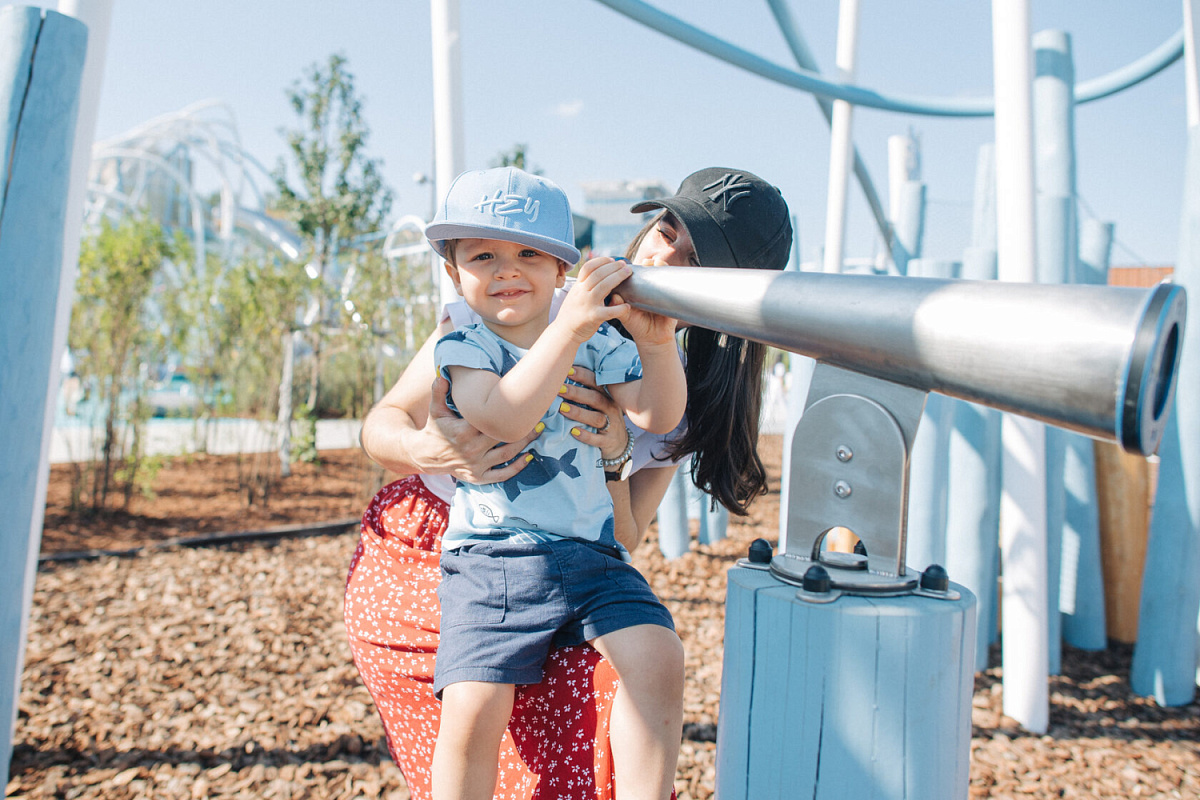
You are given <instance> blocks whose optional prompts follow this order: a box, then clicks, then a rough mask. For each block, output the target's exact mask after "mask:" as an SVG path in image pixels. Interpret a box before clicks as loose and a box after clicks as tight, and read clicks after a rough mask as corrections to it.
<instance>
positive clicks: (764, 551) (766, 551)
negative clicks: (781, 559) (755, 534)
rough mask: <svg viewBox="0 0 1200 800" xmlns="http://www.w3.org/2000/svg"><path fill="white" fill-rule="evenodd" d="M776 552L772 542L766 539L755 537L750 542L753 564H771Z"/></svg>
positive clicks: (750, 556)
mask: <svg viewBox="0 0 1200 800" xmlns="http://www.w3.org/2000/svg"><path fill="white" fill-rule="evenodd" d="M774 554H775V551H774V549H773V548H772V547H771V543H770V542H768V541H767V540H766V539H755V540H754V541H753V542H751V543H750V552H749V554H748V556H747V557H748V558H749V559H750V563H751V564H770V563H771V556H773V555H774Z"/></svg>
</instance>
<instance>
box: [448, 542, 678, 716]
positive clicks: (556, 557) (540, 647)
mask: <svg viewBox="0 0 1200 800" xmlns="http://www.w3.org/2000/svg"><path fill="white" fill-rule="evenodd" d="M610 552H611V554H610ZM441 563H442V582H441V585H440V586H438V599H439V600H440V601H441V606H442V623H441V629H442V630H441V641H440V642H439V644H438V651H437V666H436V668H435V670H434V679H433V688H434V691H435V692H437V693H438V696H439V697H440V696H441V691H442V689H443V688H445V687H446V686H448V685H449V684H451V683H457V682H459V681H482V682H485V683H511V684H522V683H538V682H540V681H541V679H542V665H543V664H544V663H545V662H546V658H547V657H548V656H549V654H550V651H551V650H552V649H553V648H556V647H563V646H566V645H573V644H583V643H584V642H588V641H591V640H592V639H595V638H596V637H598V636H603V635H605V634H608V633H612V632H613V631H619V630H622V629H623V628H629V627H632V626H634V625H646V624H650V625H661V626H663V627H665V628H670V629H671V630H674V629H675V624H674V621H673V620H672V619H671V612H670V611H668V610H667V608H666V606H664V605H663V604H662V603H661V602H659V600H658V598H657V597H655V596H654V592H653V591H651V589H650V584H648V583H647V582H646V579H645V578H644V577H642V574H641V573H640V572H638V571H637V570H636V569H634V567H633V566H631V565H629V564H626V563H625V562H623V561H621V559H620V558H618V557H617V554H616V551H609V548H604V547H602V546H598V545H597V546H593V545H591V544H589V543H586V542H581V541H577V540H563V541H555V542H532V543H531V542H520V543H517V542H510V541H501V542H484V543H478V544H468V545H463V546H462V547H460V548H458V549H457V550H448V551H444V552H443V553H442V560H441Z"/></svg>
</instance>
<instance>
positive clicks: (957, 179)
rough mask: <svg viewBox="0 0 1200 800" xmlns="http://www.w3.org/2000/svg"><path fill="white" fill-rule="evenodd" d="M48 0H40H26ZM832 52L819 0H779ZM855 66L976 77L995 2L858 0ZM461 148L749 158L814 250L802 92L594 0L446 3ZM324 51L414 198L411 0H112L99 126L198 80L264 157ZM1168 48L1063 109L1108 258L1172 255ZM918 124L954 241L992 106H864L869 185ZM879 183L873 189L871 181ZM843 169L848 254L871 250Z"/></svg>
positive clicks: (1091, 7) (784, 53)
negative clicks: (1142, 73) (344, 61)
mask: <svg viewBox="0 0 1200 800" xmlns="http://www.w3.org/2000/svg"><path fill="white" fill-rule="evenodd" d="M653 2H654V5H656V6H657V7H658V8H661V9H663V10H665V11H668V12H670V13H673V14H676V15H678V16H680V17H681V18H683V19H685V20H687V21H688V22H690V23H692V24H694V25H696V26H698V27H700V28H702V29H704V30H707V31H709V32H711V33H714V34H717V35H719V36H721V37H723V38H726V39H728V40H729V41H731V42H733V43H734V44H736V45H739V46H741V47H744V48H746V49H748V50H751V51H752V52H754V53H756V54H758V55H760V56H763V57H765V58H768V59H771V60H773V61H776V62H777V63H779V64H781V65H784V66H789V67H790V66H792V64H793V62H792V60H791V56H790V53H789V51H788V50H787V47H786V44H785V42H784V39H783V37H782V35H781V34H780V33H779V31H778V28H777V27H776V25H775V22H774V19H773V17H772V15H771V12H770V9H769V7H768V6H767V4H766V2H762V0H740V2H736V3H734V2H729V1H728V0H653ZM43 5H52V3H43ZM791 8H792V12H793V14H794V16H795V17H796V19H797V21H798V22H799V24H800V26H801V29H802V31H803V33H804V35H805V37H806V38H807V40H808V42H809V45H810V46H811V48H812V50H813V51H814V53H815V55H816V57H817V59H818V61H819V63H820V64H821V66H822V68H823V69H824V70H825V71H826V72H831V71H832V65H833V62H834V46H835V40H836V31H837V2H836V0H806V1H805V2H803V3H802V2H799V0H791ZM1033 9H1034V10H1033V14H1034V18H1033V30H1035V31H1037V30H1042V29H1047V28H1057V29H1061V30H1065V31H1067V32H1068V33H1070V34H1071V36H1072V42H1073V47H1074V53H1075V69H1076V75H1077V77H1078V78H1079V79H1080V80H1086V79H1088V78H1092V77H1096V76H1098V75H1101V74H1104V73H1107V72H1109V71H1110V70H1112V69H1115V68H1117V67H1119V66H1122V65H1124V64H1126V63H1128V62H1129V61H1131V60H1133V59H1135V58H1137V57H1139V56H1141V55H1143V54H1145V53H1147V52H1148V51H1150V50H1151V49H1153V48H1154V47H1155V46H1157V45H1158V44H1160V43H1161V42H1162V41H1163V40H1165V39H1166V38H1167V37H1169V36H1170V35H1171V34H1172V33H1174V32H1175V31H1176V30H1177V29H1178V28H1179V27H1180V25H1181V24H1182V22H1181V19H1182V11H1181V3H1180V2H1179V0H1139V2H1137V3H1130V2H1127V1H1123V0H1034V2H1033ZM860 14H861V29H860V34H859V45H858V52H859V64H858V74H857V80H858V83H859V84H860V85H863V86H865V87H869V88H872V89H876V90H878V91H880V92H883V93H889V92H895V93H904V94H916V95H950V96H976V95H989V94H990V93H991V80H992V78H991V72H992V70H991V30H990V25H991V11H990V3H988V2H983V1H982V0H979V1H978V2H963V1H962V0H922V1H921V2H902V3H898V2H894V1H892V0H862V2H861V11H860ZM461 24H462V52H463V85H464V97H463V104H464V112H465V143H466V161H467V164H466V166H467V167H480V166H487V165H488V164H489V163H490V162H491V161H492V160H493V159H494V158H495V157H496V155H497V154H498V153H499V152H501V151H503V150H507V149H510V148H511V147H512V146H513V145H514V144H515V143H517V142H521V143H525V144H527V145H528V148H529V155H530V157H531V160H532V162H533V164H534V166H536V167H538V168H540V169H541V170H542V171H543V172H544V173H545V174H546V175H547V176H548V177H550V178H552V179H553V180H555V181H557V182H559V183H560V184H562V185H563V187H564V188H565V189H566V190H567V192H568V194H569V195H570V196H571V199H572V201H573V202H576V203H582V197H583V196H582V192H581V191H580V189H579V186H580V183H581V182H584V181H591V180H607V179H617V178H649V179H659V180H662V181H664V182H665V183H667V184H668V185H670V186H672V187H673V186H675V185H676V184H677V183H678V182H679V181H680V180H681V179H682V178H683V177H684V176H685V175H687V174H688V173H689V172H691V171H692V170H694V169H698V168H700V167H704V166H710V165H720V166H733V167H739V168H743V169H749V170H751V171H753V172H756V173H758V174H760V175H762V176H763V177H765V178H767V179H768V180H771V181H773V182H774V183H776V184H778V185H779V186H780V187H781V189H782V190H783V193H784V195H785V197H786V198H787V200H788V202H789V204H790V205H791V208H792V210H793V212H794V213H795V215H796V216H797V219H798V224H799V242H800V247H801V256H802V258H803V259H805V260H813V259H818V258H819V253H820V248H821V244H822V239H823V232H824V225H825V194H826V183H827V179H828V178H827V172H828V157H829V132H828V127H827V126H826V123H825V121H824V119H823V117H821V115H820V113H819V111H818V109H817V106H816V103H815V102H814V101H813V98H812V97H811V96H809V95H806V94H803V93H801V92H798V91H796V90H794V89H790V88H788V87H784V86H780V85H777V84H774V83H771V82H769V81H767V80H765V79H763V78H759V77H757V76H754V75H750V74H748V73H745V72H742V71H740V70H738V69H736V68H735V67H732V66H729V65H727V64H725V63H723V62H719V61H717V60H716V59H714V58H712V57H710V56H707V55H704V54H701V53H697V52H695V51H692V50H690V49H688V48H687V47H685V46H684V45H681V44H678V43H676V42H674V41H673V40H670V39H668V38H666V37H665V36H662V35H661V34H658V33H656V32H654V31H652V30H650V29H647V28H644V27H642V26H641V25H640V24H638V23H636V22H634V21H632V20H630V19H627V18H626V17H624V16H622V15H620V14H617V13H616V12H614V11H612V10H610V9H609V8H607V7H606V6H603V5H601V4H600V3H598V2H595V0H522V2H519V3H517V2H498V0H461ZM334 52H340V53H343V54H344V55H345V56H347V58H348V59H349V65H350V69H351V71H352V72H353V73H354V75H355V77H356V82H357V86H358V89H359V91H360V94H361V95H362V96H363V97H364V98H365V115H366V118H367V122H368V124H369V125H370V127H371V131H372V136H371V139H370V141H369V150H370V153H371V155H373V156H375V157H378V158H380V159H382V160H383V162H384V171H385V176H386V179H387V181H388V183H389V184H390V186H391V187H392V189H393V190H394V191H395V195H396V200H395V204H394V214H401V213H421V214H423V213H425V212H426V211H427V210H428V207H429V199H430V198H429V187H428V186H420V185H418V184H416V183H414V181H413V179H412V176H413V175H414V173H432V163H431V161H432V130H431V126H432V122H431V107H432V89H431V84H430V81H431V79H430V73H431V65H430V64H431V55H430V22H429V3H428V2H426V0H338V2H334V0H200V1H198V2H182V0H115V3H114V11H113V20H112V29H111V31H110V37H109V42H108V55H107V62H106V71H105V78H104V88H103V94H102V97H101V101H100V108H99V116H98V120H97V136H98V137H100V138H105V137H109V136H113V135H116V134H119V133H121V132H123V131H125V130H128V129H129V128H131V127H133V126H134V125H137V124H139V123H141V122H144V121H145V120H147V119H149V118H151V117H154V116H157V115H160V114H164V113H168V112H172V111H176V110H178V109H180V108H182V107H184V106H186V105H188V104H190V103H193V102H197V101H200V100H206V99H211V98H216V99H221V100H224V101H225V102H227V103H228V104H229V105H230V107H231V108H232V109H233V113H234V114H235V116H236V120H237V123H238V128H239V131H240V134H241V138H242V141H243V144H244V146H245V147H246V148H247V149H248V150H250V151H251V152H252V153H253V154H255V155H256V156H257V157H258V158H259V159H260V160H261V161H262V162H264V163H265V164H267V165H268V166H271V165H274V164H275V162H276V159H277V158H278V157H279V155H280V154H282V152H283V146H282V137H281V135H280V133H279V131H280V129H281V128H282V127H285V126H292V125H293V124H294V122H295V120H294V117H293V115H292V112H291V110H290V108H289V107H288V105H287V101H286V97H285V89H286V88H287V87H288V86H289V85H291V83H292V82H293V81H294V80H296V79H297V78H298V77H300V75H301V74H302V72H303V70H304V68H305V67H306V66H308V65H310V64H312V63H314V62H318V61H324V60H325V59H327V57H328V56H329V55H330V54H331V53H334ZM1185 124H1186V120H1185V102H1184V77H1183V67H1182V64H1180V63H1176V64H1175V65H1173V66H1171V67H1170V68H1168V69H1167V70H1165V71H1164V72H1162V73H1160V74H1159V75H1157V76H1155V77H1154V78H1152V79H1150V80H1149V81H1147V82H1144V83H1142V84H1140V85H1139V86H1137V87H1134V88H1133V89H1131V90H1128V91H1126V92H1124V93H1122V94H1121V95H1118V96H1115V97H1112V98H1108V99H1104V100H1099V101H1096V102H1093V103H1090V104H1087V105H1085V106H1083V107H1081V108H1080V109H1079V110H1078V115H1077V118H1076V138H1077V154H1078V188H1079V194H1080V197H1081V199H1082V201H1083V203H1084V204H1085V208H1084V209H1083V213H1084V214H1094V215H1096V216H1098V217H1100V218H1101V219H1104V220H1109V221H1113V222H1115V223H1116V238H1117V246H1116V247H1115V248H1114V253H1113V263H1114V264H1136V263H1149V264H1171V263H1174V261H1175V259H1176V255H1177V252H1178V242H1179V209H1180V203H1181V195H1182V191H1183V183H1182V175H1183V161H1184V151H1185V143H1186V135H1185ZM910 129H911V130H913V131H914V132H915V133H917V134H918V135H919V136H920V139H921V144H922V171H923V174H922V177H923V178H924V180H925V181H926V183H927V184H928V189H927V192H928V198H929V206H928V212H927V220H926V250H925V255H927V256H930V257H935V258H951V259H957V258H959V257H960V254H961V250H962V248H963V247H964V246H965V245H966V244H967V243H968V240H969V234H970V221H971V201H972V194H973V182H974V174H975V160H976V156H977V152H978V148H979V146H980V145H981V144H983V143H985V142H988V141H991V139H992V122H991V120H990V119H986V118H985V119H975V120H952V119H951V120H942V119H936V118H931V117H920V116H915V115H907V114H895V113H889V112H881V111H874V110H871V109H859V110H857V111H856V115H855V131H854V138H855V142H856V144H857V145H858V147H859V150H860V152H861V153H862V155H863V157H864V159H865V160H866V163H867V165H868V168H869V169H870V171H871V174H872V176H873V178H874V180H875V183H876V185H877V187H878V188H879V190H880V192H881V194H883V195H884V197H886V178H887V137H888V136H890V135H893V134H897V133H904V132H906V131H908V130H910ZM885 202H886V200H885ZM876 246H877V245H876V237H875V236H874V234H873V224H872V222H871V220H870V217H869V214H868V212H867V207H866V203H865V202H864V201H863V199H862V194H861V192H859V191H858V190H857V188H852V189H851V193H850V222H849V227H848V237H847V246H846V254H847V256H869V255H872V254H873V253H874V251H875V248H876Z"/></svg>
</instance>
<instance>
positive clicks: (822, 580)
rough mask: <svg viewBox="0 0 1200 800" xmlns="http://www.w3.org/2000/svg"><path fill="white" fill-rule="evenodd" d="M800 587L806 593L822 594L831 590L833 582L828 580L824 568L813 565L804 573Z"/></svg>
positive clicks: (827, 574) (827, 573)
mask: <svg viewBox="0 0 1200 800" xmlns="http://www.w3.org/2000/svg"><path fill="white" fill-rule="evenodd" d="M802 586H803V588H804V591H806V592H813V593H815V594H824V593H825V592H828V591H829V590H830V589H831V588H833V582H832V581H830V580H829V572H828V571H827V570H826V569H825V568H824V567H822V566H821V565H820V564H813V565H812V566H811V567H809V568H808V571H807V572H805V573H804V583H803V584H802Z"/></svg>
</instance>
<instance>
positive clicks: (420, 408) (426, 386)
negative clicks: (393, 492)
mask: <svg viewBox="0 0 1200 800" xmlns="http://www.w3.org/2000/svg"><path fill="white" fill-rule="evenodd" d="M446 330H449V325H448V324H446V325H444V330H443V329H439V330H437V331H435V332H434V333H433V334H431V335H430V337H429V338H428V339H427V340H426V341H425V344H424V345H422V346H421V349H420V350H419V351H418V352H417V354H416V356H414V357H413V360H412V361H411V362H410V363H409V365H408V367H407V368H406V369H405V370H404V373H403V374H402V375H401V376H400V379H399V380H398V381H396V385H395V386H393V387H392V388H391V390H390V391H388V393H387V394H386V395H384V397H383V398H382V399H381V400H380V401H379V402H378V403H377V404H376V405H375V407H374V408H372V409H371V411H370V412H368V414H367V417H366V419H364V420H363V426H362V431H361V433H360V434H359V436H360V442H361V444H362V448H363V452H364V453H366V454H367V457H368V458H370V459H371V460H372V461H374V462H375V463H376V464H379V465H380V466H381V467H383V468H384V469H387V470H389V471H391V472H395V473H398V474H401V475H413V474H417V473H424V474H427V475H438V474H450V475H453V476H454V477H456V478H458V479H459V480H463V481H467V482H469V483H495V482H498V481H505V480H508V479H509V478H511V477H512V476H513V475H516V474H517V473H518V472H520V471H521V469H523V468H524V466H525V461H524V459H516V461H514V462H513V463H512V464H509V465H508V466H506V467H503V468H500V469H495V467H496V465H497V464H503V463H505V462H506V461H509V460H510V459H512V458H513V457H514V456H516V455H517V454H518V453H520V452H521V450H523V449H524V448H525V446H526V445H528V444H529V443H530V442H531V441H533V440H534V439H535V438H537V435H536V434H530V435H529V436H526V437H523V438H521V439H519V440H518V441H515V442H512V443H510V444H506V445H503V446H501V447H495V445H496V440H495V439H492V438H490V437H488V436H485V435H483V434H482V433H480V432H479V431H477V430H476V429H475V428H473V427H471V424H470V423H469V422H467V421H466V420H463V419H460V418H459V417H458V416H457V415H456V414H455V413H454V412H452V411H451V410H450V409H449V408H448V407H447V406H446V392H447V390H448V389H449V384H448V383H447V382H446V381H445V379H443V378H439V377H437V373H436V371H435V369H434V365H433V347H434V344H436V342H437V340H438V339H439V338H440V337H441V336H442V334H443V333H444V332H445V331H446ZM493 448H494V449H493Z"/></svg>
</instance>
